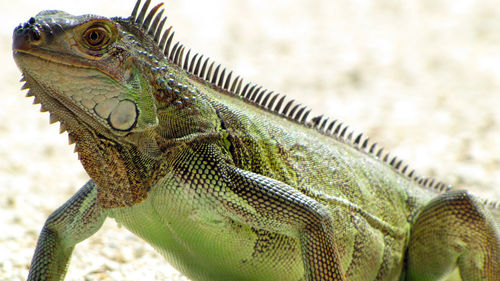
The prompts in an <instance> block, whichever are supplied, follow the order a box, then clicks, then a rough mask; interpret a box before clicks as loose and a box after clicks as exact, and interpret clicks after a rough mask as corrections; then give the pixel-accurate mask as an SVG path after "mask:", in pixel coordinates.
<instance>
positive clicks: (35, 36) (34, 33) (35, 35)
mask: <svg viewBox="0 0 500 281" xmlns="http://www.w3.org/2000/svg"><path fill="white" fill-rule="evenodd" d="M28 34H29V37H30V40H31V41H32V42H36V41H38V40H40V39H41V38H42V35H41V34H40V30H38V28H32V29H30V30H29V32H28Z"/></svg>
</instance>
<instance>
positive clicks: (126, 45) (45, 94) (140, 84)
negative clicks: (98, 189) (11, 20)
mask: <svg viewBox="0 0 500 281" xmlns="http://www.w3.org/2000/svg"><path fill="white" fill-rule="evenodd" d="M120 21H122V22H125V20H122V19H107V18H104V17H100V16H93V15H83V16H72V15H70V14H67V13H65V12H61V11H43V12H41V13H39V14H38V15H36V16H35V17H32V18H30V19H29V20H28V21H27V22H26V23H24V24H22V25H19V26H18V27H17V28H16V29H15V30H14V34H13V53H14V59H15V61H16V63H17V65H18V67H19V68H20V69H21V71H22V72H23V75H24V79H25V80H26V82H27V83H26V86H25V87H27V88H30V92H29V95H34V96H35V99H36V100H35V102H40V103H41V105H42V111H45V110H47V111H49V112H50V113H51V120H59V121H61V123H62V126H64V127H66V129H68V131H69V133H70V134H71V133H72V131H74V130H72V129H73V128H74V127H75V126H77V125H78V126H88V127H91V128H92V129H93V130H94V131H96V132H98V133H100V134H103V135H105V136H108V137H113V136H123V135H126V134H128V133H130V132H140V131H144V130H147V129H149V128H152V127H155V126H156V125H157V124H158V118H157V116H156V108H155V104H154V101H153V95H152V89H151V83H150V82H149V80H150V79H151V78H150V77H148V75H150V74H151V67H150V66H151V65H152V64H153V62H152V60H156V61H157V60H158V59H156V58H154V54H153V53H151V52H149V53H150V54H151V55H150V56H149V57H147V56H139V55H138V53H139V52H141V51H143V50H142V49H144V47H143V46H141V45H140V44H134V43H136V42H137V40H135V35H134V34H132V33H131V31H130V30H126V29H125V28H124V25H121V24H120Z"/></svg>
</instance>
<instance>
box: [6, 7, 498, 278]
mask: <svg viewBox="0 0 500 281" xmlns="http://www.w3.org/2000/svg"><path fill="white" fill-rule="evenodd" d="M148 4H149V1H147V4H146V5H145V6H144V8H143V9H140V10H139V9H138V8H139V2H138V3H137V6H136V9H135V11H134V12H133V13H132V17H131V18H127V19H121V18H113V19H106V18H102V17H95V16H81V17H74V16H71V15H69V14H66V13H63V12H57V11H47V12H42V13H40V14H38V15H37V16H36V17H35V18H33V19H30V21H28V22H27V23H26V24H25V25H24V26H22V27H19V28H18V29H16V31H15V36H14V51H15V58H16V62H17V63H18V65H19V67H20V68H21V70H22V71H23V73H24V76H25V79H26V81H27V85H28V86H29V87H30V89H31V90H30V94H31V95H35V97H36V98H37V99H38V100H39V101H40V102H41V104H42V107H45V108H46V109H47V110H48V111H49V112H50V113H51V116H52V118H53V119H54V120H60V121H61V123H62V126H64V128H65V129H66V130H67V131H68V133H69V135H70V138H72V139H74V141H75V142H76V150H77V151H78V154H79V157H80V160H81V161H82V164H83V166H84V168H85V169H86V171H87V172H88V173H89V175H90V176H91V178H92V180H91V181H89V183H87V184H86V185H85V186H84V187H83V188H82V189H81V190H80V191H79V192H78V193H77V194H76V195H75V196H74V197H73V198H72V199H71V200H70V201H68V203H67V204H65V205H64V206H62V207H61V208H60V209H59V210H58V211H56V212H55V213H54V214H53V215H52V216H51V217H50V218H49V219H48V221H47V223H46V226H45V228H44V230H42V234H41V236H40V239H39V244H38V246H37V251H36V253H35V256H34V259H33V262H32V268H31V271H30V276H29V278H30V279H33V280H36V279H40V278H42V277H47V278H55V280H57V279H58V278H62V277H63V276H64V272H65V268H66V266H67V262H68V259H69V256H70V255H71V251H72V248H73V247H74V245H75V244H76V243H77V242H79V241H80V240H82V239H85V238H86V237H88V236H90V235H91V234H93V233H94V232H95V231H97V229H98V228H99V227H100V225H101V224H102V222H103V221H104V219H105V218H106V217H113V218H115V219H116V220H117V221H118V222H120V223H121V224H123V225H125V226H126V227H127V228H128V229H130V230H131V231H132V232H134V233H136V234H137V235H139V236H140V237H142V238H143V239H145V240H146V241H148V242H149V243H150V244H152V245H153V247H155V248H156V249H157V250H158V251H159V252H161V253H162V254H163V255H164V256H165V257H166V258H167V260H169V261H170V262H171V263H172V264H173V265H174V266H176V267H177V268H178V269H179V270H180V271H181V272H183V273H185V274H186V275H188V276H190V277H191V278H192V279H193V280H400V278H403V277H404V276H407V277H406V278H408V280H420V279H419V278H421V279H422V280H424V278H428V280H437V279H438V278H439V277H441V276H445V275H446V274H447V273H448V271H449V270H450V269H453V268H454V267H455V266H457V265H459V266H460V270H461V271H463V279H464V280H478V279H479V278H483V279H484V280H495V278H497V277H498V274H499V273H498V271H499V265H498V264H499V250H498V248H499V238H498V226H495V222H494V221H493V220H492V219H491V217H490V215H488V211H487V210H486V208H485V207H484V206H482V205H481V204H479V203H478V200H477V199H475V198H474V197H473V196H471V195H469V194H468V193H466V192H461V191H449V192H446V193H444V194H442V195H439V193H441V192H443V191H445V190H446V189H447V187H446V186H445V185H444V184H442V183H437V182H431V180H427V179H425V178H420V177H417V176H415V175H414V174H413V173H412V172H410V171H409V170H408V169H407V168H406V167H405V166H402V164H401V162H400V161H398V160H397V158H388V159H384V158H385V157H386V156H387V154H382V152H381V151H380V150H378V149H376V147H375V146H374V145H373V144H371V143H369V142H368V141H367V140H366V139H364V138H362V136H360V135H359V136H357V135H354V136H353V135H351V134H350V133H349V132H348V131H347V129H346V127H345V126H343V125H342V124H339V123H336V122H330V121H327V120H326V119H323V118H320V117H317V118H316V117H315V118H311V119H308V118H307V117H308V115H307V111H306V110H305V109H304V108H302V107H298V106H295V104H292V103H288V102H284V101H282V100H281V97H279V96H276V95H273V94H269V93H267V92H265V91H262V90H261V89H260V88H258V87H256V86H252V85H248V86H245V85H242V84H241V79H235V80H231V79H230V75H228V76H226V75H225V74H223V73H221V74H220V75H219V73H220V72H221V71H222V69H219V67H212V66H210V65H209V64H207V65H205V63H206V61H202V60H201V59H199V60H198V61H196V59H195V58H193V59H192V60H190V57H189V55H184V49H183V47H181V46H179V45H178V44H173V42H171V37H170V36H169V34H168V32H167V33H162V32H161V28H160V29H159V31H158V30H157V27H158V25H162V23H161V22H162V21H161V20H162V18H161V16H160V17H156V16H157V14H156V12H157V10H158V8H159V6H156V7H155V8H153V12H150V13H149V14H147V13H146V11H147V8H148V7H147V6H148ZM146 15H147V16H146ZM160 15H161V14H160ZM150 24H152V26H154V28H152V27H150ZM146 33H150V35H146ZM165 34H166V35H165ZM63 35H64V36H63ZM154 37H157V38H156V39H155V38H154ZM162 42H163V43H162ZM157 44H158V45H159V46H158V45H157ZM165 44H166V45H165ZM186 52H187V51H186ZM165 56H166V57H167V58H165ZM46 68H49V69H51V70H52V71H53V72H52V74H51V75H46V74H44V72H43V71H42V70H43V69H46ZM75 79H81V80H83V81H87V83H75ZM264 109H266V110H264ZM52 118H51V119H52ZM461 208H463V209H466V210H468V211H460V209H461ZM454 212H458V213H459V215H460V214H461V212H463V214H464V217H465V219H464V218H463V217H462V216H458V217H459V219H456V218H453V217H450V215H449V214H450V213H454ZM426 215H428V216H426ZM440 215H442V216H443V218H439V216H440ZM428 217H429V218H428ZM433 217H435V218H433ZM426 218H427V219H426ZM470 218H473V219H474V221H470ZM432 223H435V224H436V223H437V224H438V225H437V226H436V225H434V226H433V227H431V228H428V227H425V225H426V224H432ZM419 225H424V226H419ZM439 225H441V226H444V229H443V227H441V228H440V227H438V226H439ZM416 226H419V227H416ZM475 226H480V227H478V228H476V227H475ZM428 229H430V230H429V231H431V232H432V231H437V232H438V233H439V235H438V237H440V239H434V238H432V239H430V238H431V237H432V236H431V233H429V232H426V231H427V230H428ZM449 229H456V231H455V232H453V231H452V232H451V233H449V232H447V231H448V230H449ZM419 231H420V232H419ZM457 231H458V232H457ZM412 232H413V233H419V234H418V235H416V236H411V235H410V234H411V233H412ZM458 234H463V237H462V236H461V237H460V239H462V240H466V241H467V243H466V244H467V246H466V247H464V248H461V247H463V245H461V244H460V243H459V244H460V245H458V244H454V243H457V241H455V240H453V239H451V240H449V237H450V236H454V235H458ZM483 236H484V237H486V238H484V239H485V240H479V239H477V237H483ZM427 241H429V242H430V243H434V244H433V245H427V247H423V246H422V244H425V243H426V242H427ZM443 245H446V246H443ZM485 245H486V246H487V248H488V249H491V251H489V250H487V251H484V250H480V249H482V247H483V246H485ZM453 247H457V248H458V249H455V248H453ZM451 248H453V250H454V251H451V253H450V251H448V250H449V249H451ZM435 249H437V251H436V252H433V251H434V250H435ZM429 250H430V252H426V251H429ZM440 250H442V251H440ZM433 253H435V254H436V255H437V254H443V255H445V256H446V255H449V257H448V256H447V257H446V258H443V264H442V265H440V266H436V265H435V264H430V265H429V264H425V263H421V262H420V261H419V259H415V258H413V259H412V258H411V257H412V256H413V257H419V256H425V255H429V254H433ZM459 256H460V259H459V258H458V257H459ZM462 256H463V258H462ZM430 260H431V261H433V262H435V261H434V260H433V259H430ZM462 260H463V261H462ZM471 260H474V261H475V262H478V263H477V267H478V268H476V264H475V263H472V262H471ZM471 267H472V268H471ZM431 269H433V270H435V272H433V271H432V270H431ZM425 274H430V275H429V276H427V277H425ZM467 274H468V275H467Z"/></svg>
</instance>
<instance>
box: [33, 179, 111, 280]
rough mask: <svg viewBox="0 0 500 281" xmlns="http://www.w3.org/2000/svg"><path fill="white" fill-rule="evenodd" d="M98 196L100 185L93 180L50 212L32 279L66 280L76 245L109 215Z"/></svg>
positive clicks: (36, 253) (95, 230) (34, 262)
mask: <svg viewBox="0 0 500 281" xmlns="http://www.w3.org/2000/svg"><path fill="white" fill-rule="evenodd" d="M96 198H97V188H96V186H95V184H94V182H93V181H91V180H90V181H88V182H87V183H86V184H85V185H84V186H83V187H82V188H80V190H78V192H77V193H76V194H75V195H73V197H71V198H70V199H69V200H68V201H67V202H66V203H65V204H64V205H62V206H61V207H59V208H58V209H57V210H56V211H55V212H53V213H52V214H51V215H50V216H49V218H48V219H47V221H46V222H45V225H44V227H43V229H42V232H41V233H40V236H39V238H38V242H37V245H36V250H35V254H34V255H33V259H32V261H31V267H30V271H29V275H28V280H30V281H34V280H37V281H38V280H64V276H65V275H66V270H67V268H68V265H69V260H70V258H71V253H72V252H73V248H74V247H75V245H76V244H77V243H79V242H81V241H83V240H85V239H86V238H88V237H90V236H91V235H92V234H94V233H95V232H97V230H98V229H99V228H100V227H101V226H102V224H103V222H104V220H105V218H106V215H105V212H104V211H103V210H102V209H101V208H99V207H98V205H97V204H96Z"/></svg>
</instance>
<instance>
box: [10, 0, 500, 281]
mask: <svg viewBox="0 0 500 281" xmlns="http://www.w3.org/2000/svg"><path fill="white" fill-rule="evenodd" d="M14 2H15V3H14ZM101 2H104V1H97V0H87V1H54V0H47V1H33V0H19V1H6V0H0V7H1V9H0V18H2V21H3V22H2V25H1V27H0V62H1V64H2V67H1V68H0V79H1V80H0V81H1V85H2V87H1V88H0V101H1V106H0V120H3V121H2V122H0V194H1V196H0V229H1V231H0V249H1V251H0V280H23V279H24V278H25V277H26V274H27V267H28V265H29V261H30V259H31V255H32V253H33V249H34V247H35V243H36V238H37V236H38V233H39V231H40V229H41V227H42V225H43V223H44V221H45V219H46V218H47V216H48V215H49V214H50V213H51V212H52V211H53V210H54V209H56V208H57V207H58V206H60V205H61V204H62V203H63V202H64V201H65V200H67V199H68V198H69V197H70V196H71V195H72V194H73V193H74V192H75V191H76V190H77V189H78V188H79V187H80V186H81V185H82V184H83V183H84V182H85V181H86V180H87V178H88V177H87V175H86V174H85V172H84V170H83V168H82V167H81V166H80V163H79V162H78V160H77V158H76V155H75V154H73V153H72V150H73V147H72V146H68V145H67V136H66V135H65V134H63V135H59V134H58V125H49V124H48V114H47V113H43V114H41V113H39V112H38V109H39V105H37V106H32V105H31V98H30V99H26V98H24V97H23V96H24V93H23V91H21V90H19V87H20V86H21V84H20V83H18V82H17V81H18V80H19V79H20V73H19V71H18V70H17V68H16V66H15V64H14V61H13V60H12V54H11V34H12V30H13V28H14V27H15V26H16V25H17V24H19V23H20V22H24V21H26V20H28V19H29V17H31V16H33V15H35V14H36V13H37V12H38V11H40V10H44V9H60V10H65V11H67V12H70V13H73V14H83V13H95V14H100V15H104V16H128V15H129V13H130V11H131V9H132V7H133V5H134V2H133V0H130V1H122V0H120V1H119V0H112V1H106V2H105V3H101ZM166 9H167V14H168V15H169V21H168V23H170V24H172V25H174V26H175V30H176V31H177V32H176V34H177V35H178V36H177V39H178V40H181V41H183V42H184V43H185V44H186V45H187V46H191V47H193V48H194V49H195V50H197V51H200V52H201V53H203V54H206V55H210V56H211V57H212V58H214V59H215V60H217V61H218V62H220V63H223V64H224V65H226V66H228V67H229V68H230V69H233V70H235V71H236V72H237V73H239V74H241V75H242V76H243V77H245V78H246V79H247V81H254V82H258V83H259V84H261V85H264V86H266V87H268V88H269V89H273V90H275V91H279V92H281V93H286V94H287V95H288V96H290V97H293V98H295V99H296V100H300V101H302V102H303V103H304V104H307V105H309V106H310V107H312V108H313V109H314V112H315V113H318V114H319V113H325V114H326V115H327V116H330V117H333V118H337V119H340V120H343V121H344V122H345V123H347V124H350V125H351V127H352V128H353V129H355V130H356V131H358V132H365V134H366V135H368V136H370V137H371V139H373V140H376V141H377V142H379V143H381V144H382V145H383V146H385V147H387V148H390V150H391V151H392V152H393V153H394V155H398V156H399V157H400V158H402V159H404V160H406V161H407V162H408V163H410V164H411V166H412V167H414V168H415V169H416V170H417V171H418V172H419V173H420V174H423V175H429V176H435V177H436V178H438V179H440V180H443V181H446V182H448V183H451V184H453V185H455V186H456V187H457V188H468V189H471V190H473V191H474V192H475V193H477V194H479V195H481V196H483V197H485V198H496V199H500V133H499V132H500V114H499V113H498V112H497V111H498V106H499V104H500V66H499V65H500V52H499V47H500V33H499V32H498V30H500V6H498V2H497V1H496V0H491V1H489V0H483V1H472V0H454V1H453V0H448V1H446V0H420V1H415V0H407V1H393V0H379V1H362V0H358V1H350V0H314V1H311V0H289V1H286V5H285V4H284V1H277V0H253V1H242V0H232V1H230V0H212V1H201V0H199V1H196V0H182V1H181V0H169V1H167V3H166ZM82 279H85V280H185V279H184V278H183V277H182V276H181V275H180V274H179V273H177V272H176V271H175V270H173V269H171V268H169V267H168V265H167V264H166V263H165V262H164V260H163V259H162V258H161V257H160V256H159V255H158V254H156V253H155V252H154V251H153V250H152V249H151V248H150V247H149V246H148V245H146V244H145V243H144V242H142V241H140V240H139V239H137V238H136V237H134V236H133V235H132V234H130V233H129V232H128V231H127V230H125V229H123V228H118V227H117V226H116V223H115V222H114V221H111V220H109V221H107V222H106V223H105V225H104V227H103V228H102V229H101V230H100V231H99V232H98V233H97V234H96V235H95V236H93V237H92V238H91V239H88V240H86V241H84V242H82V243H81V244H79V245H78V246H77V248H76V250H75V253H74V257H73V260H72V263H71V265H70V268H69V274H68V277H67V280H82Z"/></svg>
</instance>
